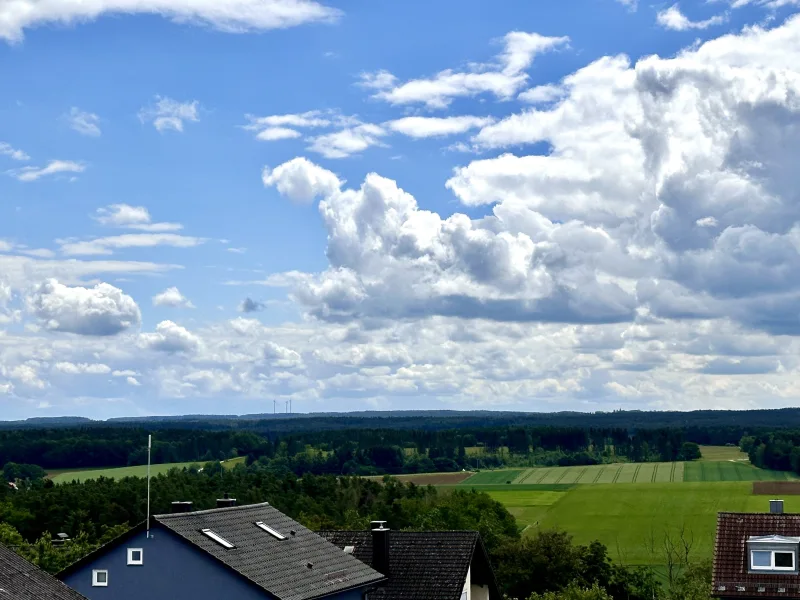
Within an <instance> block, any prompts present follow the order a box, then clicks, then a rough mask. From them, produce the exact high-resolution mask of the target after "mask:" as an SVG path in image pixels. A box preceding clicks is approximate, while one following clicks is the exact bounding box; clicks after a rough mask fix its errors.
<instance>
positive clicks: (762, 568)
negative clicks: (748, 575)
mask: <svg viewBox="0 0 800 600" xmlns="http://www.w3.org/2000/svg"><path fill="white" fill-rule="evenodd" d="M787 545H788V544H787ZM749 552H750V557H749V558H750V560H749V562H748V568H749V570H750V571H751V572H760V573H763V572H765V571H769V572H773V573H797V554H798V548H797V547H796V546H792V547H788V548H775V547H774V546H773V547H772V548H763V547H758V546H756V545H751V547H750V548H749ZM756 552H769V566H756V565H754V564H753V555H754V554H755V553H756ZM776 554H789V555H791V557H792V566H791V567H778V566H775V555H776Z"/></svg>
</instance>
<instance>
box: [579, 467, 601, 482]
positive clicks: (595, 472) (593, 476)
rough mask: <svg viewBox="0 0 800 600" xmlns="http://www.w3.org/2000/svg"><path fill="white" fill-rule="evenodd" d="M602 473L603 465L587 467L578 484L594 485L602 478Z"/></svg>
mask: <svg viewBox="0 0 800 600" xmlns="http://www.w3.org/2000/svg"><path fill="white" fill-rule="evenodd" d="M602 472H603V465H592V466H591V467H586V468H585V469H584V471H583V473H582V474H581V476H580V478H579V479H578V481H577V483H594V482H595V481H597V478H598V477H600V473H602Z"/></svg>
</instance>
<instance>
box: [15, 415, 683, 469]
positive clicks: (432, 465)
mask: <svg viewBox="0 0 800 600" xmlns="http://www.w3.org/2000/svg"><path fill="white" fill-rule="evenodd" d="M149 433H150V432H149V431H148V430H145V429H142V428H124V429H123V428H113V427H112V428H83V427H81V428H71V429H68V428H61V429H49V430H47V429H46V430H41V429H20V430H11V431H0V465H4V464H7V463H17V464H37V465H39V466H41V467H43V468H46V469H78V468H89V467H115V466H128V465H141V464H145V463H146V461H147V449H146V446H147V436H148V434H149ZM153 433H154V434H155V435H154V442H153V447H152V461H153V463H155V464H159V463H172V462H193V461H202V462H205V461H211V460H225V459H228V458H232V457H236V456H246V457H248V459H249V461H250V462H253V461H255V460H262V459H268V460H270V461H277V463H276V464H278V465H280V466H282V467H284V468H286V469H288V470H290V471H292V472H294V473H295V474H297V475H302V474H304V473H314V474H337V475H338V474H356V475H376V474H385V473H389V474H397V473H421V472H432V471H456V470H461V469H465V468H481V467H482V468H487V467H488V468H491V467H496V466H501V465H504V464H540V465H564V466H565V465H581V464H586V465H588V464H597V463H602V462H613V461H619V460H630V461H672V460H691V459H693V458H696V454H697V450H696V446H695V445H694V444H692V443H688V442H687V439H686V436H685V434H684V432H682V431H681V430H678V429H640V430H638V431H636V432H630V431H628V430H626V429H580V428H574V427H572V428H571V427H517V426H513V427H481V428H462V429H449V430H426V429H354V430H344V431H317V432H310V431H306V432H299V433H288V434H283V433H281V434H275V433H269V432H268V433H264V434H258V433H256V432H253V431H201V430H180V429H171V430H169V429H168V430H160V431H155V432H153ZM262 462H263V461H262Z"/></svg>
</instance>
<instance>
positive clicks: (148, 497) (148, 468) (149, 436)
mask: <svg viewBox="0 0 800 600" xmlns="http://www.w3.org/2000/svg"><path fill="white" fill-rule="evenodd" d="M152 445H153V436H152V435H148V436H147V536H146V537H147V538H148V539H149V538H150V449H151V448H152Z"/></svg>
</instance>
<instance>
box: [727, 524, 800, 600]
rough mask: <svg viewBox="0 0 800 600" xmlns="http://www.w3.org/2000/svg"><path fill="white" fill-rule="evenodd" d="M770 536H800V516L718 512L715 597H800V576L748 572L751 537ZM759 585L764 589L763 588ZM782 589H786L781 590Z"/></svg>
mask: <svg viewBox="0 0 800 600" xmlns="http://www.w3.org/2000/svg"><path fill="white" fill-rule="evenodd" d="M768 535H779V536H783V537H800V515H798V514H771V513H758V514H753V513H725V512H721V513H719V514H718V515H717V538H716V541H715V543H714V575H713V583H712V586H713V587H712V594H713V595H714V596H717V597H722V598H728V597H730V598H736V597H747V598H766V599H771V598H800V575H792V574H781V573H776V574H771V573H767V574H761V573H748V556H747V539H748V538H749V537H752V536H768ZM720 586H724V587H725V590H724V591H721V590H720V589H719V588H720ZM741 588H744V589H741ZM759 588H763V589H764V591H759ZM779 588H782V589H783V590H785V591H779Z"/></svg>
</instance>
